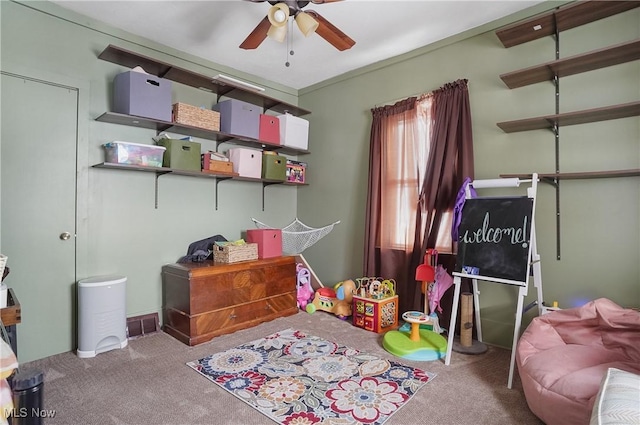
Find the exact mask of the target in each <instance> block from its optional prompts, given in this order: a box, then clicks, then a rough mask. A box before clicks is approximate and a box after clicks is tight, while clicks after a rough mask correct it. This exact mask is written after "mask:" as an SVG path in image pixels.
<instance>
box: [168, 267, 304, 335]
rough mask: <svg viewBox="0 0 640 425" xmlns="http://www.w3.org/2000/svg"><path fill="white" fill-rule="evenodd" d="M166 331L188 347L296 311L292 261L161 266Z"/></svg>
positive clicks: (294, 276)
mask: <svg viewBox="0 0 640 425" xmlns="http://www.w3.org/2000/svg"><path fill="white" fill-rule="evenodd" d="M162 285H163V304H164V307H163V314H164V330H165V332H167V333H168V334H170V335H172V336H173V337H175V338H177V339H179V340H180V341H182V342H184V343H185V344H188V345H197V344H201V343H203V342H206V341H209V340H211V339H212V338H214V337H216V336H218V335H222V334H226V333H231V332H235V331H237V330H240V329H245V328H248V327H251V326H255V325H257V324H259V323H261V322H266V321H269V320H273V319H275V318H278V317H282V316H289V315H292V314H295V313H297V312H298V308H297V304H296V293H297V291H296V262H295V257H275V258H267V259H262V260H255V261H243V262H239V263H233V264H219V263H216V264H214V263H213V262H212V261H207V262H204V263H187V264H168V265H165V266H163V267H162Z"/></svg>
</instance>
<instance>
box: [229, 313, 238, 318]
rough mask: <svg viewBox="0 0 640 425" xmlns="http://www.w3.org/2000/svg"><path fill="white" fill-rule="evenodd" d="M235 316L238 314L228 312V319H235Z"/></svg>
mask: <svg viewBox="0 0 640 425" xmlns="http://www.w3.org/2000/svg"><path fill="white" fill-rule="evenodd" d="M236 317H238V316H236V315H235V314H230V315H229V319H235V318H236Z"/></svg>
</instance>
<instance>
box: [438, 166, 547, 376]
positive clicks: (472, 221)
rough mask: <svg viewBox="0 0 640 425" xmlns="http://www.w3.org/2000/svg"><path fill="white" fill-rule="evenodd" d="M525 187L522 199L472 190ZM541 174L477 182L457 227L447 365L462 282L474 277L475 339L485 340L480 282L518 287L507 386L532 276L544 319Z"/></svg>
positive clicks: (473, 183) (469, 190)
mask: <svg viewBox="0 0 640 425" xmlns="http://www.w3.org/2000/svg"><path fill="white" fill-rule="evenodd" d="M521 183H531V186H530V187H528V188H527V193H526V195H524V196H507V197H472V196H471V193H472V191H471V188H473V189H490V188H507V187H520V184H521ZM537 187H538V175H537V174H535V173H534V174H533V175H532V177H531V180H520V179H517V178H515V179H494V180H474V181H473V182H472V183H471V184H470V185H468V186H467V187H465V193H466V196H465V203H464V207H463V208H462V217H461V220H460V225H459V227H458V253H457V255H456V267H455V270H454V272H453V284H454V287H455V292H454V295H453V309H452V311H451V321H450V323H449V329H450V331H449V338H448V342H447V355H446V358H445V364H446V365H448V364H449V363H450V362H451V349H452V347H453V339H454V333H455V332H453V330H454V329H455V324H456V319H457V316H458V302H459V300H460V283H461V282H462V278H464V277H466V278H470V279H471V281H472V283H473V301H474V310H475V323H476V331H477V337H478V340H479V341H482V328H481V326H480V301H479V292H478V281H488V282H494V283H501V284H508V285H511V286H515V287H517V288H518V305H517V311H516V323H515V329H514V332H513V347H512V350H511V367H510V369H509V380H508V384H507V387H508V388H511V384H512V382H513V369H514V365H515V354H516V346H517V342H518V336H519V334H520V325H521V323H522V310H523V303H524V297H525V296H526V295H527V292H528V285H529V276H531V275H533V282H534V285H535V287H536V288H537V291H538V303H537V304H538V313H539V314H540V315H542V314H543V310H542V308H543V299H542V276H541V268H540V256H539V255H538V252H537V245H536V237H535V217H534V216H535V214H534V213H535V204H536V191H537Z"/></svg>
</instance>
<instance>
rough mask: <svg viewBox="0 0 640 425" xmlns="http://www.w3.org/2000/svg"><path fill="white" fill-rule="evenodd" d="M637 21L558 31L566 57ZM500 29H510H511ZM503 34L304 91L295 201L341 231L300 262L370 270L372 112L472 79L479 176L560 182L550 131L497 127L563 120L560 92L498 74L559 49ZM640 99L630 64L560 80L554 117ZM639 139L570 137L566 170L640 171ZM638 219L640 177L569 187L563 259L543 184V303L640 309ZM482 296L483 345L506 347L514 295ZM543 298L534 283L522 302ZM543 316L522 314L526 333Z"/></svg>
mask: <svg viewBox="0 0 640 425" xmlns="http://www.w3.org/2000/svg"><path fill="white" fill-rule="evenodd" d="M543 6H546V7H548V5H543ZM639 22H640V10H638V9H636V10H633V11H630V12H626V13H624V14H620V15H617V16H613V17H610V18H606V19H603V20H601V21H598V22H594V23H591V24H588V25H584V26H582V27H579V28H576V29H573V30H569V31H566V32H563V33H561V35H560V54H561V57H567V56H571V55H575V54H578V53H582V52H586V51H590V50H595V49H598V48H601V47H606V46H609V45H613V44H617V43H621V42H624V41H629V40H632V39H637V38H638V37H639V36H640V25H638V23H639ZM498 24H500V25H504V24H505V20H503V21H501V22H499V23H498ZM496 27H498V25H497V24H496V23H494V24H493V25H487V26H486V27H485V28H483V29H482V30H481V31H480V33H478V34H477V35H474V36H471V37H470V38H466V39H463V37H458V38H455V39H451V40H447V41H445V42H442V43H438V44H437V45H434V46H430V47H427V48H424V49H423V50H421V51H417V52H413V53H412V54H410V55H406V56H405V57H402V58H398V59H396V60H392V61H387V62H386V63H382V64H379V65H378V66H375V67H371V69H366V70H360V71H357V72H354V73H352V74H351V75H345V76H342V77H339V78H337V79H335V80H333V81H331V82H329V83H323V84H319V85H317V86H315V87H309V88H306V89H304V90H302V91H301V94H300V104H301V106H303V107H306V108H308V109H310V110H312V111H313V118H312V124H311V139H312V140H313V145H312V148H311V149H312V151H313V155H311V156H310V157H309V163H310V166H309V168H310V172H309V175H310V180H311V181H313V185H312V186H311V187H309V189H308V190H305V191H301V192H300V193H299V197H298V215H299V216H301V217H303V218H305V219H308V220H309V221H312V222H322V221H330V220H335V219H340V220H342V223H341V224H340V225H339V226H338V230H337V231H336V230H334V232H333V233H332V234H330V235H329V236H328V237H327V238H326V241H323V242H324V243H323V244H318V245H317V246H314V247H312V248H310V249H309V250H308V252H307V253H305V257H307V259H308V260H309V262H310V263H311V264H312V265H313V266H314V269H315V270H316V272H317V273H318V274H319V275H320V276H321V277H322V278H323V279H324V280H326V283H335V282H337V281H340V280H342V279H344V278H347V277H352V276H358V275H359V274H360V273H361V272H362V246H363V239H364V218H365V206H366V187H367V173H368V152H369V131H370V125H371V113H370V109H371V108H372V107H375V106H378V105H382V104H388V103H392V102H393V101H395V100H398V99H401V98H405V97H408V96H411V95H414V94H418V93H424V92H429V91H432V90H434V89H437V88H438V87H440V86H442V85H443V84H445V83H447V82H450V81H453V80H456V79H459V78H466V79H468V80H469V95H470V99H471V114H472V121H473V122H472V125H473V137H474V155H475V170H476V175H475V177H476V178H480V179H482V178H497V177H498V175H499V174H501V173H531V172H538V173H544V172H546V173H549V172H554V167H555V159H554V149H555V148H554V135H553V133H552V132H551V131H548V130H537V131H529V132H522V133H511V134H506V133H504V132H502V130H500V129H499V128H498V127H497V126H496V123H497V122H502V121H509V120H516V119H522V118H528V117H535V116H540V115H548V114H553V113H555V90H554V86H553V84H552V83H550V82H545V83H539V84H535V85H531V86H528V87H523V88H518V89H514V90H510V89H508V88H507V87H506V86H505V85H504V83H503V82H502V80H500V78H499V75H500V74H503V73H507V72H511V71H515V70H518V69H522V68H526V67H529V66H533V65H537V64H539V63H543V62H547V61H551V60H553V59H555V41H554V39H553V38H552V37H548V38H545V39H540V40H537V41H533V42H530V43H527V44H523V45H520V46H515V47H512V48H509V49H506V48H504V47H503V46H502V44H501V43H500V42H499V40H498V38H497V36H496V35H495V33H494V31H493V29H495V28H496ZM482 31H484V32H483V33H482ZM467 35H468V34H467ZM639 94H640V63H639V62H638V61H636V62H632V63H627V64H622V65H617V66H613V67H610V68H605V69H601V70H597V71H592V72H589V73H585V74H581V75H575V76H571V77H566V78H563V79H562V80H561V82H560V110H561V112H570V111H574V110H581V109H590V108H596V107H600V106H606V105H613V104H618V103H626V102H632V101H637V100H638V99H639V96H638V95H639ZM639 141H640V118H638V117H633V118H625V119H619V120H614V121H605V122H599V123H590V124H584V125H579V126H571V127H565V128H562V129H561V131H560V153H559V155H560V170H561V171H563V172H572V171H576V172H578V171H591V170H608V169H633V168H635V169H637V168H639V167H640V144H639ZM489 194H490V195H492V194H498V192H496V191H493V192H490V193H489ZM639 207H640V184H639V180H638V178H637V177H631V178H615V179H597V180H566V181H562V183H561V190H560V216H561V225H560V230H559V231H560V238H561V244H562V245H561V259H560V260H559V261H558V260H557V259H556V225H555V217H556V209H555V190H554V189H553V187H552V186H550V185H547V184H544V183H543V184H540V185H539V190H538V203H537V211H536V225H537V232H536V233H537V241H538V245H539V248H538V250H539V253H540V255H541V258H542V263H541V265H542V280H543V284H542V286H543V291H544V299H545V301H547V302H549V303H551V302H552V301H554V300H557V301H558V302H559V305H560V306H561V307H565V308H566V307H571V306H577V305H581V304H583V303H584V302H586V301H588V300H592V299H596V298H599V297H608V298H610V299H612V300H613V301H615V302H617V303H619V304H621V305H624V306H635V307H637V306H638V305H640V266H639V263H640V261H639V260H640V210H639ZM329 245H330V246H329ZM480 292H481V295H480V301H481V315H482V322H483V336H484V339H485V341H487V342H492V343H495V344H499V345H503V346H507V347H510V346H511V341H512V339H511V338H512V335H513V328H514V322H513V317H514V312H515V308H516V299H517V290H516V289H515V288H512V287H508V286H507V285H500V284H492V283H482V282H481V283H480ZM535 299H536V292H535V289H534V288H533V285H531V286H530V290H529V295H528V297H527V299H526V303H528V302H530V301H533V300H535ZM535 311H536V310H535V309H534V310H531V311H530V312H528V313H527V314H526V315H525V318H524V324H525V325H526V324H527V323H528V321H530V319H531V318H532V317H533V316H534V315H535ZM523 329H524V328H523Z"/></svg>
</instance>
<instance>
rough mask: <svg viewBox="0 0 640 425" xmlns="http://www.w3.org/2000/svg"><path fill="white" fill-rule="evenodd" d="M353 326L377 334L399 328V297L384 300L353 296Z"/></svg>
mask: <svg viewBox="0 0 640 425" xmlns="http://www.w3.org/2000/svg"><path fill="white" fill-rule="evenodd" d="M353 325H354V326H357V327H359V328H363V329H365V330H368V331H373V332H376V333H381V332H386V331H388V330H391V329H394V328H396V327H397V326H398V296H397V295H394V296H392V297H388V298H383V299H374V298H368V297H361V296H358V295H354V296H353Z"/></svg>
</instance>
